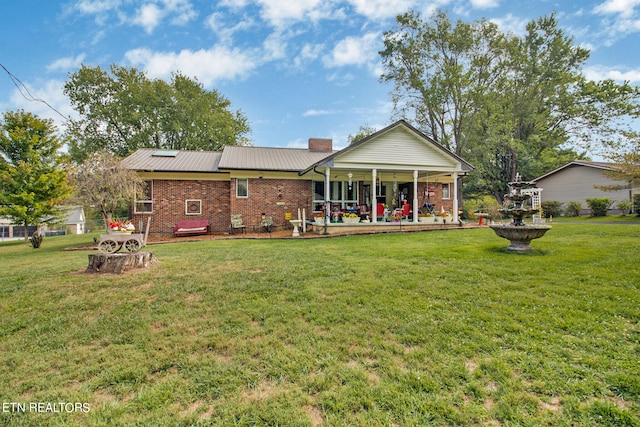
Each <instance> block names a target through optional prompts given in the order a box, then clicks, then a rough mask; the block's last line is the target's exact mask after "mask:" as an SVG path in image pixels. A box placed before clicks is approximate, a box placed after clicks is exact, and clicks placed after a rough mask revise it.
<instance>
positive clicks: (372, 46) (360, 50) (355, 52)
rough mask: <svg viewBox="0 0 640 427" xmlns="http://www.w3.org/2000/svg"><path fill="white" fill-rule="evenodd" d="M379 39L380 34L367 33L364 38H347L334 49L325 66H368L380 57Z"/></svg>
mask: <svg viewBox="0 0 640 427" xmlns="http://www.w3.org/2000/svg"><path fill="white" fill-rule="evenodd" d="M379 39H380V35H379V34H378V33H367V34H365V35H364V36H362V37H347V38H345V39H343V40H340V41H339V42H338V43H337V44H336V46H335V47H334V48H333V51H332V52H331V55H330V56H329V57H327V58H325V60H324V62H325V65H327V66H328V67H342V66H345V65H364V64H367V63H369V62H371V61H372V60H375V59H376V58H377V56H378V49H379V48H380V40H379Z"/></svg>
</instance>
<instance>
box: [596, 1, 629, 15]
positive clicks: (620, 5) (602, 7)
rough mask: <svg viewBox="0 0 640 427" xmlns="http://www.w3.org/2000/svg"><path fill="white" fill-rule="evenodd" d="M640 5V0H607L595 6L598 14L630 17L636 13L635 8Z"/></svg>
mask: <svg viewBox="0 0 640 427" xmlns="http://www.w3.org/2000/svg"><path fill="white" fill-rule="evenodd" d="M639 5H640V0H606V1H605V2H604V3H600V4H599V5H597V6H596V7H594V8H593V12H594V13H596V14H598V15H608V14H619V15H620V16H621V17H623V18H630V17H631V16H633V14H634V13H635V10H634V8H635V7H636V6H639Z"/></svg>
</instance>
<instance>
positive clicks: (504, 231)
mask: <svg viewBox="0 0 640 427" xmlns="http://www.w3.org/2000/svg"><path fill="white" fill-rule="evenodd" d="M534 185H535V184H534V183H533V182H526V181H522V180H521V179H520V174H516V180H515V181H513V182H510V183H509V189H510V191H509V194H505V195H504V197H505V199H510V200H511V201H513V207H512V208H505V209H500V212H502V213H504V214H506V215H508V216H510V217H512V218H513V220H512V222H511V223H510V224H492V225H490V226H489V227H491V229H492V230H493V231H494V232H495V233H496V235H497V236H499V237H502V238H503V239H507V240H509V241H510V242H511V244H510V245H509V246H507V249H508V250H510V251H521V252H522V251H530V250H532V249H533V248H532V247H531V245H530V243H531V241H532V240H533V239H539V238H540V237H542V236H544V233H546V232H547V231H549V230H550V229H551V226H549V225H539V224H525V223H524V221H523V218H524V217H525V216H526V215H532V214H534V213H536V212H538V211H539V209H532V208H527V207H524V204H525V203H524V202H526V201H528V200H529V199H530V198H531V196H530V195H529V194H523V193H522V189H525V188H532V187H533V186H534Z"/></svg>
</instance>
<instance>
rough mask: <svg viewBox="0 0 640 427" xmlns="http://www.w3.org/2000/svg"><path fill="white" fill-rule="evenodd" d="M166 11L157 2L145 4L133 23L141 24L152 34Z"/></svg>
mask: <svg viewBox="0 0 640 427" xmlns="http://www.w3.org/2000/svg"><path fill="white" fill-rule="evenodd" d="M164 15H165V12H164V11H163V10H161V9H160V8H159V7H158V6H157V5H155V4H145V5H144V6H142V7H141V8H140V9H138V12H137V13H136V16H135V17H134V18H133V21H132V22H133V23H134V24H137V25H140V26H141V27H143V28H144V30H145V31H146V32H147V33H149V34H151V33H152V32H153V30H154V29H155V28H156V27H157V26H158V25H159V24H160V21H161V20H162V18H163V17H164Z"/></svg>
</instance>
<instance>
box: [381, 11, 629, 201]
mask: <svg viewBox="0 0 640 427" xmlns="http://www.w3.org/2000/svg"><path fill="white" fill-rule="evenodd" d="M384 44H385V49H384V50H383V51H381V52H380V54H381V57H382V61H383V65H384V69H385V72H384V74H383V75H382V80H383V81H390V82H393V83H394V89H393V91H392V93H391V95H392V99H393V101H394V105H395V111H396V114H398V115H401V116H404V117H406V118H407V119H409V120H412V121H414V123H415V125H416V126H417V127H418V128H420V129H421V130H423V131H424V132H425V133H426V134H427V135H429V136H431V137H432V138H433V139H434V140H435V141H436V142H439V143H440V144H442V145H444V146H446V147H447V148H449V149H451V150H452V151H454V152H455V153H457V154H459V155H461V156H463V157H465V158H466V159H467V160H469V161H470V162H471V163H472V164H474V166H476V168H477V171H476V173H474V175H473V176H472V177H471V179H470V180H468V184H469V185H468V186H467V190H472V191H474V192H478V193H489V194H493V195H495V196H496V197H497V198H498V199H499V200H501V198H502V195H503V193H504V191H505V190H506V188H505V183H506V182H507V181H510V180H513V179H514V178H515V174H516V170H517V171H519V172H520V174H521V175H523V176H525V177H526V178H533V177H535V176H537V175H539V174H542V173H543V172H546V171H548V170H551V169H553V168H555V167H557V166H559V165H560V164H562V163H563V162H566V161H567V160H571V159H575V158H580V157H583V155H584V154H579V153H578V152H577V151H576V149H574V148H573V147H583V149H587V148H590V147H592V146H593V143H594V142H596V141H597V142H598V143H610V142H612V141H614V140H615V139H616V136H617V135H619V134H620V132H621V131H623V130H624V129H625V126H626V125H625V123H628V119H629V118H633V117H634V116H636V115H637V105H638V99H639V98H638V91H637V89H635V88H632V87H630V86H629V85H628V84H622V85H620V84H616V83H615V82H613V81H603V82H591V81H587V80H586V79H585V78H584V76H583V74H582V71H581V70H582V66H583V64H584V62H585V61H586V60H587V58H588V56H589V52H588V51H587V50H586V49H583V48H581V47H577V46H574V45H573V40H572V39H571V38H570V37H567V36H566V35H565V34H564V32H563V31H562V30H561V29H560V28H558V22H557V20H556V18H555V16H554V15H551V16H547V17H543V18H540V19H538V20H535V21H532V22H530V23H529V24H528V25H527V31H526V33H525V34H524V35H523V36H516V35H513V34H504V33H502V32H500V31H499V29H498V27H497V26H496V25H495V24H493V23H490V22H487V21H485V20H481V21H477V22H474V23H471V24H469V23H465V22H461V21H458V22H456V23H455V25H454V24H453V23H452V22H451V21H450V20H449V18H448V17H447V15H446V14H445V13H444V12H442V11H437V12H436V13H435V14H433V15H432V16H431V18H430V19H429V20H423V19H422V18H421V17H420V15H419V14H417V13H415V12H408V13H406V14H403V15H400V16H398V18H397V28H396V29H394V30H392V31H388V32H386V33H385V36H384Z"/></svg>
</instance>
